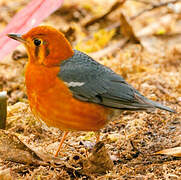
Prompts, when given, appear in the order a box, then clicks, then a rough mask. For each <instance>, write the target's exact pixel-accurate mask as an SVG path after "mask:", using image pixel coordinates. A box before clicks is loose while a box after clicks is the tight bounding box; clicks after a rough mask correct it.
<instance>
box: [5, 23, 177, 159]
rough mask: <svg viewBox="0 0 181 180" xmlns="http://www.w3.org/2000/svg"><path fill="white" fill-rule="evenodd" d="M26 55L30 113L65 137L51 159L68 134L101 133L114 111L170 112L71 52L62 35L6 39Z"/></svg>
mask: <svg viewBox="0 0 181 180" xmlns="http://www.w3.org/2000/svg"><path fill="white" fill-rule="evenodd" d="M8 37H10V38H12V39H14V40H17V41H19V42H21V43H23V44H24V45H25V47H26V49H27V52H28V63H27V65H26V70H25V84H26V91H27V97H28V101H29V105H30V108H31V111H32V113H33V114H34V115H35V117H37V118H39V119H41V120H43V121H44V122H45V123H46V124H47V125H48V126H52V127H56V128H59V129H60V130H62V131H63V132H64V134H63V137H62V139H61V141H60V145H59V147H58V150H57V151H56V154H55V156H58V154H59V151H60V149H61V147H62V144H63V142H64V140H65V139H66V136H67V134H68V133H69V132H71V131H94V132H96V133H97V134H98V135H97V140H99V132H100V129H102V128H103V127H104V126H105V125H106V124H107V123H108V122H109V121H111V120H112V119H114V117H115V116H116V114H117V112H119V113H121V112H122V111H124V110H127V111H140V110H141V111H148V110H152V109H156V108H159V109H162V110H166V111H169V112H175V111H174V110H173V109H171V108H169V107H166V106H164V105H161V104H160V103H158V102H155V101H152V100H150V99H148V98H146V97H145V96H143V95H142V94H141V93H140V92H138V91H137V90H136V89H135V88H134V87H132V86H131V85H130V84H128V83H127V82H126V81H125V80H124V79H123V77H122V76H121V75H119V74H116V73H115V72H114V71H113V70H111V69H110V68H109V67H106V66H104V65H102V64H100V63H98V62H97V61H95V60H94V59H93V58H91V57H90V56H88V55H87V54H85V53H83V52H81V51H78V50H75V49H73V48H72V47H71V45H70V43H69V42H68V40H67V39H66V38H65V36H64V34H63V33H61V32H60V31H59V30H57V29H55V28H53V27H51V26H37V27H34V28H32V29H31V30H30V31H28V32H27V33H25V34H23V35H21V34H14V33H11V34H8Z"/></svg>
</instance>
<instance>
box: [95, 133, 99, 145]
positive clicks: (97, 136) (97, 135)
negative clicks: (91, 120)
mask: <svg viewBox="0 0 181 180" xmlns="http://www.w3.org/2000/svg"><path fill="white" fill-rule="evenodd" d="M95 136H96V143H98V142H99V141H100V131H96V132H95Z"/></svg>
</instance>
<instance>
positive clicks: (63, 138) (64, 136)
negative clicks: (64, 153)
mask: <svg viewBox="0 0 181 180" xmlns="http://www.w3.org/2000/svg"><path fill="white" fill-rule="evenodd" d="M67 134H68V132H67V131H66V132H64V134H63V137H62V139H61V141H60V145H59V146H58V149H57V152H56V153H55V157H57V156H58V153H59V151H60V149H61V147H62V144H63V142H64V141H65V138H66V136H67Z"/></svg>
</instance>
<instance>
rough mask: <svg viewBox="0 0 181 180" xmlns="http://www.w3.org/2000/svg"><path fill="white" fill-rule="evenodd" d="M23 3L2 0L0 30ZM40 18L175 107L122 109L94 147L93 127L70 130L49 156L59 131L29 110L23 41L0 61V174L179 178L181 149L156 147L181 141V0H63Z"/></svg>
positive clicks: (145, 179)
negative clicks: (0, 102)
mask: <svg viewBox="0 0 181 180" xmlns="http://www.w3.org/2000/svg"><path fill="white" fill-rule="evenodd" d="M28 2H29V1H28V0H26V1H23V0H8V1H7V0H1V1H0V31H2V30H3V28H4V27H5V26H6V25H7V24H8V22H9V21H10V20H11V18H12V17H13V15H14V14H15V13H16V12H18V11H19V10H20V9H21V8H23V7H24V6H25V5H26V4H27V3H28ZM42 25H51V26H54V27H55V28H57V29H59V30H60V31H62V32H63V33H65V36H66V37H67V38H68V39H69V41H70V42H71V44H72V46H73V47H74V48H75V49H79V50H81V51H83V52H86V53H88V54H89V55H90V56H92V57H94V58H95V59H96V60H97V61H99V62H100V63H102V64H104V65H106V66H108V67H110V68H112V69H113V70H114V71H116V72H117V73H118V74H120V75H122V76H123V77H124V78H125V79H126V81H127V82H129V83H130V84H131V85H132V86H133V87H135V88H136V89H137V90H139V91H140V92H141V93H142V94H143V95H145V96H146V97H148V98H150V99H152V100H155V101H159V102H160V103H162V104H164V105H166V106H168V107H170V108H172V109H174V110H176V111H177V113H169V112H165V111H162V110H155V111H154V112H127V111H125V112H123V113H122V114H121V116H120V117H119V118H117V119H115V120H114V121H112V122H109V123H108V124H107V126H106V127H105V128H104V129H102V130H101V142H100V143H99V144H96V146H95V133H93V132H71V133H69V135H68V137H67V139H66V141H65V144H64V146H63V149H62V151H61V155H60V156H59V157H58V158H54V153H55V152H56V149H57V147H58V145H59V142H60V139H61V135H62V132H61V131H60V130H58V129H55V128H52V127H47V126H46V125H45V124H43V123H42V122H40V121H38V120H36V119H35V118H34V116H33V115H32V113H31V111H30V109H29V105H28V100H27V96H26V88H25V85H24V72H25V70H24V68H25V65H26V62H27V60H28V59H27V55H26V52H25V49H24V48H23V46H21V45H20V46H18V47H17V48H16V50H15V51H14V52H13V53H12V54H10V55H9V56H7V57H6V58H4V59H1V60H0V91H1V90H4V91H7V93H8V114H7V125H6V130H1V131H0V134H1V135H0V179H4V180H8V179H18V180H20V179H23V180H24V179H37V180H41V179H42V180H44V179H45V180H46V179H47V180H49V179H51V180H57V179H99V180H103V179H124V180H129V179H131V180H132V179H137V180H148V179H150V180H152V179H153V180H155V179H166V180H177V179H181V159H180V155H174V154H175V153H174V149H173V152H172V151H171V154H170V155H161V154H156V152H158V151H161V150H165V149H168V148H174V147H181V118H180V115H181V90H180V88H181V78H180V77H181V66H180V62H181V33H180V32H181V3H180V2H179V1H173V3H168V1H154V4H153V2H152V1H149V0H148V1H141V0H140V1H134V0H132V1H131V0H129V1H126V2H125V3H124V4H121V1H114V0H110V1H106V0H101V1H96V0H94V1H91V0H88V1H83V0H82V1H81V0H78V1H75V0H70V1H66V0H65V3H64V5H63V6H62V7H61V8H59V9H58V10H57V11H56V12H54V13H53V14H52V15H51V16H49V17H48V18H47V19H45V20H44V21H43V22H42ZM94 146H95V147H94ZM95 148H97V149H95ZM92 152H96V153H97V154H96V153H92ZM107 153H108V154H109V155H108V154H107ZM180 154H181V153H180ZM91 158H92V159H94V160H95V159H96V160H99V161H96V160H95V161H96V163H97V164H96V163H95V162H93V160H92V159H91Z"/></svg>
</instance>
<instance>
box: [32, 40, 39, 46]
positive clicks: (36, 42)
mask: <svg viewBox="0 0 181 180" xmlns="http://www.w3.org/2000/svg"><path fill="white" fill-rule="evenodd" d="M33 42H34V45H35V46H39V45H40V44H41V40H39V39H34V41H33Z"/></svg>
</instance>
